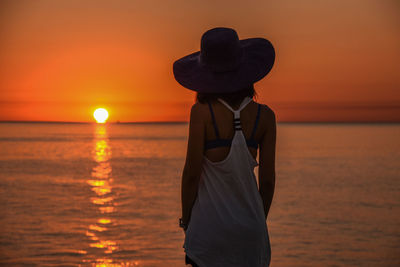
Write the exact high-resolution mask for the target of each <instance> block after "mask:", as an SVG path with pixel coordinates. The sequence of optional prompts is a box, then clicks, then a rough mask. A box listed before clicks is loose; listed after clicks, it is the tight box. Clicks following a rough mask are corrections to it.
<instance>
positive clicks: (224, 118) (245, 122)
mask: <svg viewBox="0 0 400 267" xmlns="http://www.w3.org/2000/svg"><path fill="white" fill-rule="evenodd" d="M210 104H211V106H212V110H213V112H214V116H215V121H216V124H217V127H218V131H219V135H220V138H222V139H232V138H233V135H234V129H233V127H232V125H233V119H234V118H233V113H232V111H230V110H229V109H228V108H227V107H226V106H225V105H224V104H222V103H221V102H220V101H218V100H216V101H212V102H210ZM197 105H201V106H202V108H201V110H202V113H203V116H204V118H205V121H206V129H205V140H206V141H209V140H215V139H216V133H215V129H214V124H213V120H212V115H211V112H210V108H209V106H208V104H202V103H197ZM239 105H240V103H239V104H237V105H231V107H232V108H233V109H235V110H237V109H238V108H239ZM258 105H259V103H257V102H254V101H251V102H250V103H249V104H248V105H247V106H246V107H245V108H244V109H243V110H242V111H241V112H240V118H241V119H240V123H241V126H242V131H243V134H244V136H245V138H246V139H250V137H251V134H252V131H253V129H254V126H255V124H256V118H257V111H258ZM260 105H261V107H260V117H259V122H258V126H257V128H256V131H255V135H254V139H255V141H257V143H258V144H261V142H262V137H263V135H264V133H265V132H266V131H267V128H268V125H269V124H271V123H273V121H271V115H272V114H273V111H272V110H271V109H270V108H269V107H268V106H266V105H263V104H260ZM248 148H249V151H250V153H251V154H252V155H253V158H254V159H256V158H257V149H256V148H254V147H251V146H249V147H248ZM229 150H230V147H228V146H224V147H216V148H211V149H207V150H206V151H205V156H206V157H207V158H208V159H209V160H210V161H213V162H217V161H221V160H223V159H225V158H226V156H227V155H228V153H229Z"/></svg>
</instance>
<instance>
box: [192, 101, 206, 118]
mask: <svg viewBox="0 0 400 267" xmlns="http://www.w3.org/2000/svg"><path fill="white" fill-rule="evenodd" d="M207 115H208V106H207V104H204V103H200V102H196V103H194V104H193V105H192V107H191V109H190V118H191V119H192V118H202V120H204V119H205V118H206V117H207Z"/></svg>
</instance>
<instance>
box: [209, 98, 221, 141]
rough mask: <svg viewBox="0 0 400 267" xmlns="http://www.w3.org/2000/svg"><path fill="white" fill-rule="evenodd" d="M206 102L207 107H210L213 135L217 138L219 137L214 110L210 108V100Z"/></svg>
mask: <svg viewBox="0 0 400 267" xmlns="http://www.w3.org/2000/svg"><path fill="white" fill-rule="evenodd" d="M207 102H208V107H209V108H210V112H211V118H212V121H213V124H214V130H215V136H216V137H217V139H219V132H218V127H217V122H216V121H215V116H214V111H213V109H212V106H211V103H210V101H207Z"/></svg>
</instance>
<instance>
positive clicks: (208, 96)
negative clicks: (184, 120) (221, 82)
mask: <svg viewBox="0 0 400 267" xmlns="http://www.w3.org/2000/svg"><path fill="white" fill-rule="evenodd" d="M246 96H248V97H251V98H253V97H255V98H256V99H257V97H258V95H257V92H256V91H255V89H254V84H251V85H249V86H248V87H246V88H244V89H241V90H239V91H236V92H233V93H199V92H197V94H196V102H200V103H203V104H204V103H207V102H209V101H210V102H212V101H214V100H216V99H217V98H221V99H223V100H225V101H226V102H228V104H231V105H235V104H239V103H241V102H242V101H243V98H245V97H246Z"/></svg>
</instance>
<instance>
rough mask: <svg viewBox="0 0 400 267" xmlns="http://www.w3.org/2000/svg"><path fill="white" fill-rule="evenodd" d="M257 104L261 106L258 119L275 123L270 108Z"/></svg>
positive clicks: (273, 113)
mask: <svg viewBox="0 0 400 267" xmlns="http://www.w3.org/2000/svg"><path fill="white" fill-rule="evenodd" d="M258 104H260V105H261V109H260V119H263V120H264V121H265V122H270V123H275V119H276V118H275V112H274V111H273V110H272V108H271V107H270V106H268V105H266V104H262V103H258Z"/></svg>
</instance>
